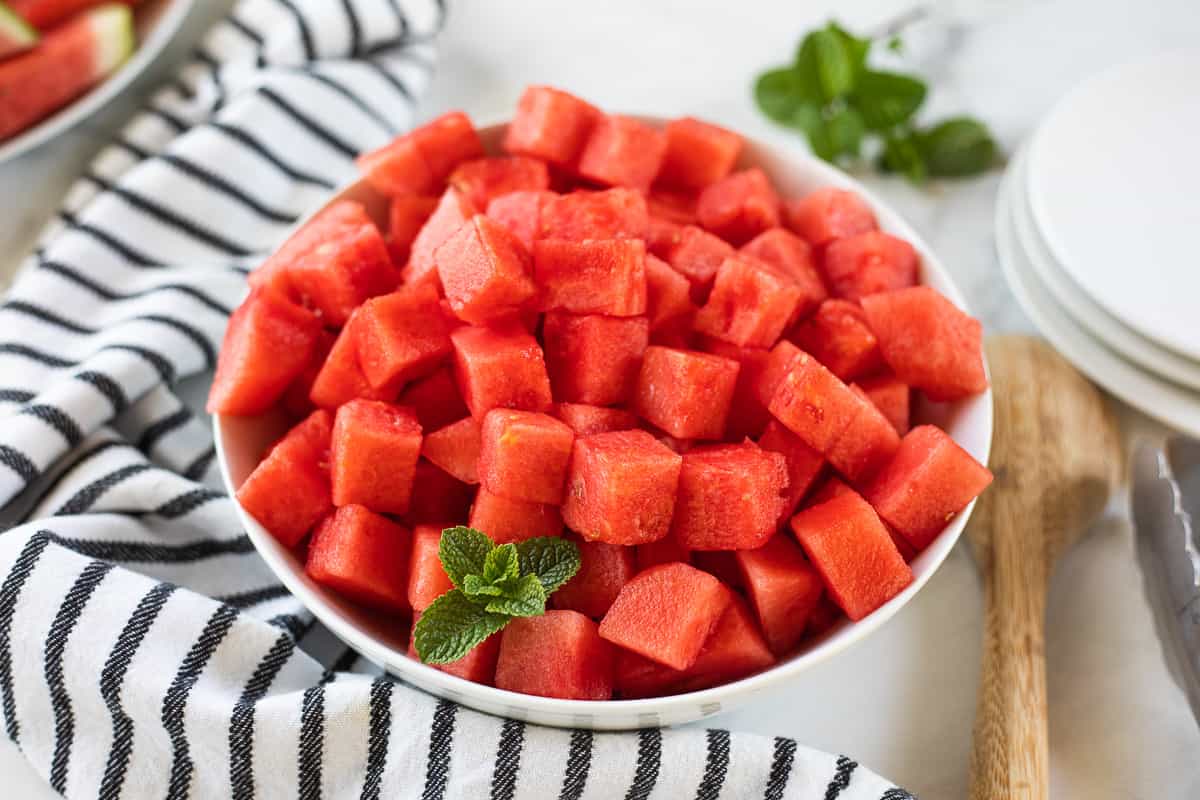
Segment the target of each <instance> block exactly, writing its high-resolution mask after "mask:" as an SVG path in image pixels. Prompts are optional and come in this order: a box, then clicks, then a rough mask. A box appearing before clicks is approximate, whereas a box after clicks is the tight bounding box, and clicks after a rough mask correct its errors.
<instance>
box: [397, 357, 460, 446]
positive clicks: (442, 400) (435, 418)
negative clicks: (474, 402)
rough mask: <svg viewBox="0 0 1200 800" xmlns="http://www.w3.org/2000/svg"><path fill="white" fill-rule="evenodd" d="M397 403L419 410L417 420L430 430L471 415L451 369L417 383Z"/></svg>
mask: <svg viewBox="0 0 1200 800" xmlns="http://www.w3.org/2000/svg"><path fill="white" fill-rule="evenodd" d="M396 402H397V403H398V404H399V405H402V406H408V407H409V408H411V409H412V410H413V411H415V412H416V414H417V421H419V422H420V423H421V427H422V428H423V429H424V430H427V431H436V430H438V429H440V428H444V427H446V426H447V425H449V424H450V423H451V422H455V421H457V420H460V419H462V418H463V417H465V416H467V415H468V414H469V413H471V412H470V411H468V410H467V404H466V403H464V402H463V399H462V395H461V394H459V392H458V384H457V383H455V381H454V370H453V369H452V368H451V367H450V366H445V367H440V368H439V369H438V370H437V371H435V372H434V373H433V374H432V375H430V376H429V377H426V378H421V379H420V380H418V381H413V382H412V383H410V384H409V385H408V386H407V387H406V388H405V389H404V391H403V392H401V394H400V399H399V400H397V401H396Z"/></svg>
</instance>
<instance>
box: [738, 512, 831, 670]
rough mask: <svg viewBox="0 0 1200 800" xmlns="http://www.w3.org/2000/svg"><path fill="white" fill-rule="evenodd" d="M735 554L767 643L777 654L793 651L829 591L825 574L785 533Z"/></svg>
mask: <svg viewBox="0 0 1200 800" xmlns="http://www.w3.org/2000/svg"><path fill="white" fill-rule="evenodd" d="M734 555H735V556H736V557H737V561H738V566H739V567H740V568H741V570H742V575H743V576H744V578H745V581H746V592H747V594H749V596H750V602H751V603H752V604H753V605H754V613H755V614H757V615H758V622H759V625H761V626H762V631H763V634H764V635H765V636H766V639H767V645H768V646H769V647H770V648H771V652H772V653H774V654H775V655H777V656H782V655H786V654H787V653H790V652H791V651H792V650H794V649H795V647H796V645H798V644H799V643H800V639H801V638H803V636H804V629H805V626H806V625H807V624H808V618H809V617H810V616H811V615H812V612H813V609H815V608H816V607H817V601H819V600H820V599H821V593H822V592H824V590H825V587H824V585H823V584H822V583H821V576H820V575H818V574H817V571H816V570H815V569H813V566H812V565H811V564H809V563H808V561H807V560H806V559H805V558H804V553H802V552H801V551H800V548H799V547H798V546H797V545H796V543H795V542H793V541H792V540H791V538H790V537H789V536H787V534H783V533H779V534H776V535H775V536H772V537H771V539H770V540H769V541H768V542H767V543H766V544H765V545H763V546H762V547H759V548H758V549H756V550H738V551H737V552H736V553H735V554H734Z"/></svg>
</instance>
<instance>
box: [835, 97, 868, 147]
mask: <svg viewBox="0 0 1200 800" xmlns="http://www.w3.org/2000/svg"><path fill="white" fill-rule="evenodd" d="M825 131H826V133H827V135H828V136H829V144H830V147H831V149H832V150H833V153H834V158H837V157H838V156H857V155H858V152H859V149H860V148H861V147H862V140H863V134H864V133H866V125H864V124H863V118H862V115H861V114H859V113H858V111H856V110H855V109H853V108H851V107H850V106H842V107H841V108H839V109H837V110H836V111H833V112H831V113H830V114H829V115H827V116H826V118H825Z"/></svg>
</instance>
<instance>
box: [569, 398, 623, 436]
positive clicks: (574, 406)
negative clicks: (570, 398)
mask: <svg viewBox="0 0 1200 800" xmlns="http://www.w3.org/2000/svg"><path fill="white" fill-rule="evenodd" d="M555 413H556V414H558V418H559V419H561V420H562V421H563V422H565V423H567V425H568V426H570V428H571V430H573V431H575V435H576V436H590V435H592V434H593V433H608V432H610V431H627V430H629V429H630V428H636V427H637V416H636V415H635V414H634V413H633V412H632V411H626V410H625V409H623V408H602V407H601V406H593V405H588V404H586V403H559V404H558V407H557V409H556V410H555Z"/></svg>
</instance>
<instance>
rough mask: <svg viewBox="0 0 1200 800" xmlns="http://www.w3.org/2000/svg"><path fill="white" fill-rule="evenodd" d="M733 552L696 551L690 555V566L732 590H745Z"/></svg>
mask: <svg viewBox="0 0 1200 800" xmlns="http://www.w3.org/2000/svg"><path fill="white" fill-rule="evenodd" d="M734 552H735V551H733V550H697V551H695V552H694V553H692V554H691V562H692V566H694V567H695V568H696V569H702V570H704V571H705V572H707V573H708V574H709V575H712V576H713V577H714V578H716V579H717V580H719V581H720V582H721V583H723V584H725V585H726V586H729V587H731V588H734V589H743V588H745V587H744V585H743V581H742V572H741V570H740V569H739V568H738V563H737V559H736V558H734V555H733V554H734Z"/></svg>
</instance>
